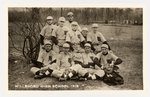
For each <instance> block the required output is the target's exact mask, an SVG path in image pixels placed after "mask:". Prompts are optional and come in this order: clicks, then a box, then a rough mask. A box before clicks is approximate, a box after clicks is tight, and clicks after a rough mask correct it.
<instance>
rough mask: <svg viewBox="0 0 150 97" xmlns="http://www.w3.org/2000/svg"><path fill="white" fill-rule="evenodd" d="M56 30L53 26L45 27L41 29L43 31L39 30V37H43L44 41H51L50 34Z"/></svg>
mask: <svg viewBox="0 0 150 97" xmlns="http://www.w3.org/2000/svg"><path fill="white" fill-rule="evenodd" d="M54 29H56V26H55V25H48V24H47V25H45V26H44V27H43V29H42V30H41V33H40V35H42V36H43V37H44V39H48V40H50V39H51V36H52V32H53V30H54Z"/></svg>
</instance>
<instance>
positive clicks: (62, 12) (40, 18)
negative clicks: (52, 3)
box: [8, 8, 143, 25]
mask: <svg viewBox="0 0 150 97" xmlns="http://www.w3.org/2000/svg"><path fill="white" fill-rule="evenodd" d="M69 11H72V12H73V13H74V17H75V20H76V21H78V22H79V23H80V24H90V23H93V22H97V23H105V24H138V25H142V24H143V9H142V8H9V11H8V16H9V17H8V18H9V22H44V21H45V18H46V17H47V16H48V15H51V16H53V17H54V22H57V20H58V18H59V17H60V16H64V17H66V15H67V13H68V12H69Z"/></svg>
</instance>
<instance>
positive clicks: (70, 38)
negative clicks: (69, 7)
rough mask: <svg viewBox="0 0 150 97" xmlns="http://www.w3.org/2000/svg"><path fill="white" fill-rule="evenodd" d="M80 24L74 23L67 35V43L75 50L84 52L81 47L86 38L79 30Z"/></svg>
mask: <svg viewBox="0 0 150 97" xmlns="http://www.w3.org/2000/svg"><path fill="white" fill-rule="evenodd" d="M77 26H78V23H77V22H72V23H71V27H72V29H71V30H70V31H69V32H68V33H67V35H66V42H68V43H69V44H70V45H71V47H72V48H73V50H77V51H79V52H82V48H81V46H80V45H83V44H84V41H85V39H84V37H83V35H82V34H81V33H80V32H79V31H78V30H77V28H78V27H77Z"/></svg>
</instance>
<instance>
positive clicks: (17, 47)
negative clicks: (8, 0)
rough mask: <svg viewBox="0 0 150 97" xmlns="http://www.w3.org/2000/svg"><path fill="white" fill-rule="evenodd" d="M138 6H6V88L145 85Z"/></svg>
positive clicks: (124, 87)
mask: <svg viewBox="0 0 150 97" xmlns="http://www.w3.org/2000/svg"><path fill="white" fill-rule="evenodd" d="M143 33H144V32H143V8H142V7H88V6H87V7H17V6H16V7H8V49H9V50H8V90H42V91H44V90H50V91H51V90H143V89H144V88H143V87H144V81H143V65H144V64H143Z"/></svg>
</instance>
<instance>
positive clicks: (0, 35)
mask: <svg viewBox="0 0 150 97" xmlns="http://www.w3.org/2000/svg"><path fill="white" fill-rule="evenodd" d="M109 1H110V2H108V1H106V0H103V2H100V1H96V0H88V1H87V0H82V1H80V0H77V1H72V0H66V1H63V2H62V1H61V0H55V1H51V2H50V1H45V0H28V1H27V0H23V1H21V0H18V1H17V0H11V1H3V2H2V3H1V2H0V3H1V7H2V8H1V9H2V13H1V14H2V18H1V19H0V21H2V22H1V23H0V26H1V27H2V28H1V30H2V31H1V30H0V44H1V45H0V47H1V48H0V54H1V55H0V59H2V64H1V70H0V78H2V80H1V82H2V87H0V92H2V93H0V94H2V96H4V97H5V96H7V97H11V96H16V97H20V96H31V97H33V96H37V95H38V97H39V96H57V97H58V96H59V95H60V96H73V95H74V96H76V95H78V96H104V97H105V96H106V97H110V96H114V97H116V96H117V97H120V96H123V97H125V96H133V97H141V96H142V97H150V95H149V94H148V90H149V86H150V85H149V83H148V80H149V78H148V74H150V73H149V70H148V68H149V67H150V66H148V63H147V62H148V55H149V52H148V48H147V45H148V36H149V35H150V34H148V31H149V30H150V29H149V25H150V23H148V18H149V17H148V16H150V15H149V13H148V12H149V10H148V9H149V6H148V2H146V1H142V0H138V1H135V0H133V1H132V2H131V1H130V0H128V2H126V1H122V2H121V0H109ZM115 1H116V2H115ZM129 1H130V2H129ZM16 6H17V7H133V8H134V7H142V8H143V21H144V24H143V59H144V60H143V81H144V82H143V83H144V90H107V91H104V90H94V91H93V90H92V91H91V90H88V91H87V90H86V91H85V90H84V91H78V90H77V91H70V90H69V91H34V92H33V91H8V74H7V72H8V33H7V32H8V21H7V17H8V15H7V13H8V7H16ZM147 29H148V30H147ZM4 32H5V33H4ZM147 52H148V53H147Z"/></svg>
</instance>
